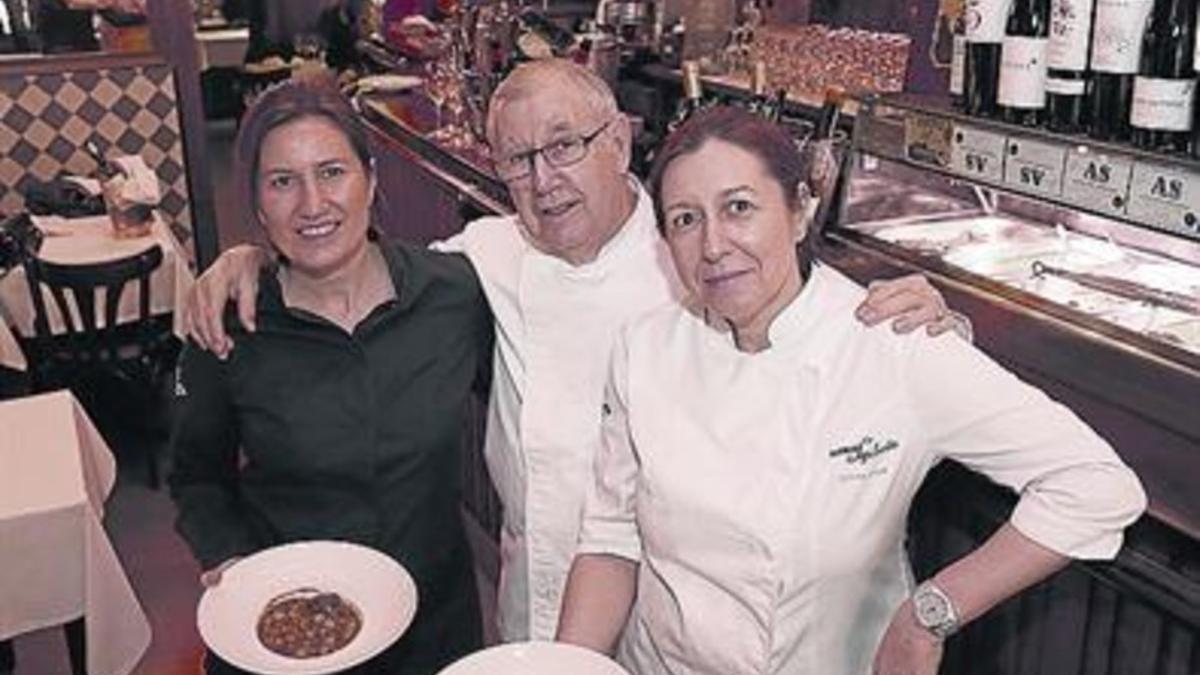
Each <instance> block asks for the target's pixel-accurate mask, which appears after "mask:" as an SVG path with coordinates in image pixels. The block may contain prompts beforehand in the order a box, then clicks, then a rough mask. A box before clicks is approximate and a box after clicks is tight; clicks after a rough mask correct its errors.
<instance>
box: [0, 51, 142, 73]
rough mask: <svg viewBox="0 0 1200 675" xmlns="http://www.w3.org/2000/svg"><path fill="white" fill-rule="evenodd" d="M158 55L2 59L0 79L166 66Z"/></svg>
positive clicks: (87, 54)
mask: <svg viewBox="0 0 1200 675" xmlns="http://www.w3.org/2000/svg"><path fill="white" fill-rule="evenodd" d="M164 62H165V59H164V58H163V57H162V56H159V55H158V54H154V53H151V52H147V53H144V54H121V53H114V52H79V53H72V54H50V55H41V54H27V55H20V56H16V57H9V58H3V59H0V76H5V75H43V74H45V73H62V72H68V71H73V70H101V69H104V68H124V67H138V66H150V65H156V64H160V63H164Z"/></svg>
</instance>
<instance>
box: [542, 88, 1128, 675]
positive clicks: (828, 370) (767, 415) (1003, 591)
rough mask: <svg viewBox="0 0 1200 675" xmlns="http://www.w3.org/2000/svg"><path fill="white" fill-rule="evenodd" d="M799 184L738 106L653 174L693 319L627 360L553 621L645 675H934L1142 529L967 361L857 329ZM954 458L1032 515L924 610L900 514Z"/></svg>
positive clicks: (633, 344)
mask: <svg viewBox="0 0 1200 675" xmlns="http://www.w3.org/2000/svg"><path fill="white" fill-rule="evenodd" d="M804 176H805V167H804V165H803V162H802V160H801V159H800V157H799V156H798V153H797V152H796V151H795V148H794V145H793V144H792V143H791V141H790V140H789V139H788V137H787V136H786V135H785V134H784V133H783V132H782V131H780V130H779V129H778V128H777V127H775V126H774V125H771V124H769V123H767V122H764V121H762V120H761V119H760V118H758V117H756V116H754V115H752V114H749V113H747V112H744V111H742V110H739V109H734V108H728V107H718V108H714V109H711V110H708V111H705V112H703V113H700V114H698V115H696V116H694V117H693V118H692V119H691V120H689V122H688V123H687V124H685V125H684V126H683V127H682V128H681V129H679V130H678V131H677V132H676V133H675V134H674V135H672V137H671V138H670V139H668V141H667V142H666V144H665V145H664V147H663V148H662V150H661V151H660V154H659V158H658V160H657V164H656V167H655V170H654V173H653V175H652V181H651V185H652V189H653V191H654V196H655V198H656V202H657V205H658V209H659V211H660V221H659V222H660V223H661V228H662V230H663V236H664V237H666V240H667V243H668V245H669V247H670V250H671V255H672V257H673V260H674V263H675V266H676V269H677V270H678V272H679V276H680V278H681V279H682V280H683V282H684V285H685V286H686V288H687V290H688V291H689V292H690V295H691V301H692V302H691V306H690V307H688V308H686V309H681V308H678V307H676V308H670V309H665V310H662V311H660V312H657V313H654V314H651V315H650V316H649V317H648V318H646V319H644V320H641V321H639V322H636V323H634V324H631V325H630V326H628V327H627V328H626V329H625V331H624V332H623V333H622V336H621V338H620V339H618V340H617V342H616V345H615V348H614V352H613V357H612V372H611V376H610V380H609V385H608V390H607V393H606V398H605V404H604V430H603V443H602V446H601V447H600V448H598V449H597V455H596V464H595V467H596V469H595V470H596V475H595V486H594V489H593V490H592V492H591V494H590V495H589V498H588V503H587V507H586V510H585V513H584V520H583V526H582V531H581V535H580V545H579V550H578V553H577V555H576V558H575V561H574V564H573V566H572V569H571V574H570V578H569V581H568V586H567V593H566V596H565V599H564V604H563V613H562V620H561V623H560V625H559V639H562V640H565V641H569V642H575V643H578V644H583V645H585V646H589V647H592V648H595V649H598V650H601V651H605V652H610V653H611V652H614V651H615V653H616V654H617V657H618V659H619V660H620V661H621V662H622V663H623V664H624V665H625V666H626V667H628V668H630V669H631V670H632V671H633V672H634V673H637V674H639V675H659V674H665V673H689V674H712V675H738V674H742V673H756V674H763V673H779V674H781V675H783V674H786V675H796V674H801V673H821V674H823V675H824V674H829V675H843V674H844V675H863V674H866V673H877V674H881V675H891V674H896V673H905V674H921V675H924V674H930V675H932V674H933V673H936V672H937V666H938V663H939V661H940V659H941V655H942V639H943V638H944V637H945V636H947V635H949V634H950V633H952V632H953V631H954V630H956V629H957V628H959V627H960V626H962V625H963V624H965V623H967V622H969V621H971V620H973V619H975V618H976V617H978V616H979V615H981V614H983V613H984V612H986V611H987V610H988V609H989V608H991V607H992V606H993V605H995V604H996V603H998V602H1000V601H1001V600H1004V599H1005V598H1007V597H1009V596H1011V595H1013V594H1015V593H1017V592H1019V591H1020V590H1021V589H1023V588H1025V587H1027V586H1029V585H1031V584H1033V583H1035V582H1037V581H1038V580H1040V579H1043V578H1044V577H1046V576H1048V575H1050V574H1051V573H1053V572H1054V571H1056V570H1058V569H1059V568H1061V567H1062V566H1063V565H1065V564H1066V563H1067V561H1068V560H1069V559H1070V558H1111V557H1113V556H1114V555H1115V554H1116V552H1117V549H1118V548H1120V545H1121V538H1122V531H1123V529H1124V528H1125V527H1126V526H1127V525H1129V524H1130V523H1131V522H1132V521H1133V520H1134V519H1136V518H1137V516H1138V515H1139V514H1140V513H1141V512H1142V511H1143V510H1144V508H1145V495H1144V493H1143V491H1142V488H1141V485H1140V484H1139V482H1138V480H1137V478H1136V477H1135V476H1134V474H1133V473H1132V472H1131V471H1130V470H1129V469H1128V468H1127V467H1126V466H1125V465H1124V464H1122V463H1121V461H1120V459H1118V457H1117V456H1116V454H1115V453H1114V452H1113V450H1112V448H1110V447H1109V446H1108V445H1107V444H1106V443H1105V442H1104V441H1103V440H1101V439H1100V438H1099V437H1098V436H1097V435H1096V434H1095V433H1094V432H1092V431H1091V430H1090V429H1089V428H1088V427H1087V426H1085V425H1084V424H1083V423H1082V422H1080V421H1079V420H1078V419H1077V418H1076V417H1075V416H1074V415H1073V414H1072V413H1071V412H1070V411H1068V410H1067V409H1066V408H1064V407H1063V406H1061V405H1059V404H1057V403H1055V402H1053V401H1051V400H1050V399H1048V398H1047V397H1046V396H1045V395H1043V394H1042V393H1041V392H1040V391H1038V390H1036V389H1034V388H1032V387H1030V386H1028V385H1026V384H1024V383H1022V382H1021V381H1020V380H1018V379H1017V378H1016V377H1014V376H1013V375H1011V374H1010V373H1008V372H1006V371H1005V370H1004V369H1002V368H1001V367H999V366H998V365H996V364H995V363H993V362H992V361H991V360H990V359H989V358H988V357H987V356H985V355H984V354H982V353H981V352H980V351H978V350H976V349H974V348H973V347H972V346H971V345H970V344H969V343H967V342H966V341H964V340H962V339H960V338H958V337H942V338H939V339H934V340H930V339H927V338H923V337H916V338H914V337H911V336H903V335H896V334H894V333H888V332H879V331H871V330H868V329H866V328H864V327H863V326H861V325H859V324H858V323H857V322H855V321H854V320H853V318H852V315H853V312H852V311H851V310H852V308H853V307H854V306H855V305H856V304H857V303H859V302H860V301H861V299H862V297H863V294H864V290H863V289H862V288H860V287H859V286H857V285H855V284H854V283H853V282H851V281H849V280H848V279H846V278H845V277H843V276H841V275H840V274H839V273H838V272H836V271H835V270H833V269H831V268H830V267H828V266H824V265H819V264H814V262H813V259H812V254H811V252H810V251H811V247H810V242H809V239H808V238H807V237H806V235H807V234H808V232H807V230H808V222H806V217H805V214H806V212H807V210H806V208H805V201H806V195H807V190H806V189H805V187H804V186H805V183H804V180H803V177H804ZM797 240H799V241H800V242H801V243H800V244H799V245H798V246H796V245H794V244H795V242H796V241H797ZM943 457H949V458H953V459H955V460H958V461H960V462H962V463H964V464H966V465H967V466H969V467H971V468H973V469H975V470H977V471H980V472H982V473H984V474H986V475H988V476H989V477H991V478H992V479H993V480H995V481H997V482H1000V483H1002V484H1005V485H1008V486H1010V487H1012V488H1013V489H1014V490H1017V491H1018V492H1020V494H1021V499H1020V502H1019V504H1018V505H1017V507H1016V509H1015V511H1014V512H1013V514H1012V517H1011V518H1010V520H1009V522H1008V523H1006V524H1005V525H1004V526H1002V527H1001V528H1000V529H999V530H998V531H997V532H996V533H995V534H994V535H993V536H992V537H991V538H990V539H989V540H987V541H986V542H985V543H984V544H983V545H982V546H981V547H980V548H979V549H977V550H976V551H974V552H973V553H971V554H970V555H968V556H966V557H964V558H962V559H961V560H959V561H957V562H955V563H953V564H951V565H949V566H948V567H946V568H944V569H942V570H941V571H939V572H938V573H937V574H936V575H935V576H934V577H933V578H932V579H930V580H927V581H925V582H924V583H923V584H921V585H919V586H917V587H916V589H915V590H914V589H913V583H912V579H911V573H910V569H909V566H908V563H907V560H906V558H905V554H904V549H903V538H904V532H905V518H906V515H907V512H908V507H909V504H910V502H911V501H912V498H913V495H914V493H915V492H916V491H917V488H918V487H919V486H920V484H921V481H922V479H923V478H924V476H925V474H926V472H927V471H928V470H929V469H930V468H931V467H932V466H933V465H934V464H936V463H937V462H938V461H939V460H940V459H941V458H943Z"/></svg>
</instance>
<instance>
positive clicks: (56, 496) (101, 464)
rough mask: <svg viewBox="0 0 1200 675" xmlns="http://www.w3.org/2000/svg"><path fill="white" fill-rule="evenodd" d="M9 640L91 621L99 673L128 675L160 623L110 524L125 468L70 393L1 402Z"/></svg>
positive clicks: (93, 667) (0, 587) (1, 607)
mask: <svg viewBox="0 0 1200 675" xmlns="http://www.w3.org/2000/svg"><path fill="white" fill-rule="evenodd" d="M0 429H3V430H4V431H3V433H0V561H3V564H0V640H7V639H9V638H11V637H13V636H16V635H20V634H22V633H26V632H29V631H32V630H38V629H41V628H46V627H49V626H55V625H59V624H65V623H67V622H70V621H73V620H75V619H78V618H79V617H81V616H82V617H83V619H84V633H85V636H86V642H87V654H86V667H87V672H88V674H89V675H126V674H127V673H129V672H130V671H132V670H133V668H134V666H136V665H137V662H138V661H139V660H140V659H141V657H142V654H143V653H144V652H145V651H146V648H147V647H148V646H149V644H150V624H149V622H148V621H147V619H146V615H145V613H144V612H143V610H142V607H141V605H140V604H139V603H138V600H137V597H136V595H135V594H134V592H133V589H132V587H131V586H130V584H129V580H128V579H127V578H126V576H125V572H124V570H123V568H122V567H121V561H120V559H119V558H118V557H117V554H116V551H115V550H114V549H113V547H112V544H111V542H110V541H109V539H108V535H107V533H106V532H105V531H104V527H103V515H104V501H105V499H106V498H107V497H108V495H109V493H110V492H111V491H112V488H113V484H114V482H115V480H116V464H115V462H114V460H113V456H112V453H111V452H110V451H109V448H108V446H107V445H106V444H105V442H104V439H103V438H101V436H100V434H99V433H98V432H97V431H96V428H95V427H94V426H93V425H92V422H91V420H89V419H88V417H87V414H86V413H85V412H84V410H83V408H82V406H80V405H79V404H78V402H77V401H75V399H74V397H73V396H72V395H71V394H70V393H69V392H66V391H58V392H53V393H50V394H43V395H40V396H32V397H28V398H20V399H14V400H10V401H5V402H3V403H0Z"/></svg>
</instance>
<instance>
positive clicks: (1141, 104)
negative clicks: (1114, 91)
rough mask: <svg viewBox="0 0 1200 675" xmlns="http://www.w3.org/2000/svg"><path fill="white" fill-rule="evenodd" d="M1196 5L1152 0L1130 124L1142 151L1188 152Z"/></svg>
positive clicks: (1189, 1)
mask: <svg viewBox="0 0 1200 675" xmlns="http://www.w3.org/2000/svg"><path fill="white" fill-rule="evenodd" d="M1195 49H1196V1H1195V0H1156V2H1155V3H1154V10H1153V11H1152V12H1151V14H1150V23H1149V24H1148V25H1147V26H1146V32H1145V34H1144V36H1143V38H1142V54H1141V59H1140V60H1139V65H1138V74H1137V78H1136V79H1135V80H1134V82H1133V109H1132V111H1131V112H1130V117H1129V122H1130V124H1131V125H1132V127H1133V142H1134V144H1135V145H1137V146H1138V147H1141V148H1146V149H1147V150H1161V151H1166V152H1172V151H1174V152H1187V146H1188V141H1189V140H1190V136H1191V130H1192V107H1193V102H1194V100H1195V91H1196V74H1195V71H1194V70H1193V64H1192V60H1193V52H1194V51H1195Z"/></svg>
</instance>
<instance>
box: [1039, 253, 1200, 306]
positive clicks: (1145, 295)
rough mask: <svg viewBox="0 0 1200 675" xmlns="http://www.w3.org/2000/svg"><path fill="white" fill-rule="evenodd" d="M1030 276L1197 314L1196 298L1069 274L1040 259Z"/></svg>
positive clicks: (1107, 278)
mask: <svg viewBox="0 0 1200 675" xmlns="http://www.w3.org/2000/svg"><path fill="white" fill-rule="evenodd" d="M1033 276H1034V277H1035V278H1042V277H1045V276H1055V277H1059V278H1061V279H1066V280H1067V281H1072V282H1074V283H1077V284H1079V285H1080V286H1083V287H1085V288H1091V289H1093V290H1097V291H1103V292H1105V293H1109V294H1111V295H1115V296H1118V297H1121V298H1126V299H1129V300H1136V301H1138V302H1144V303H1146V304H1147V305H1152V306H1155V307H1166V308H1168V309H1174V310H1177V311H1180V312H1187V313H1188V314H1197V315H1200V298H1196V297H1193V296H1190V295H1187V294H1184V293H1177V292H1175V291H1167V290H1163V289H1161V288H1154V287H1153V286H1147V285H1145V284H1140V283H1138V282H1136V281H1129V280H1127V279H1119V278H1117V277H1111V276H1106V275H1103V274H1090V273H1088V272H1072V271H1070V270H1066V269H1063V268H1061V267H1054V266H1052V265H1047V264H1045V263H1043V262H1042V261H1040V260H1035V261H1033Z"/></svg>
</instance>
